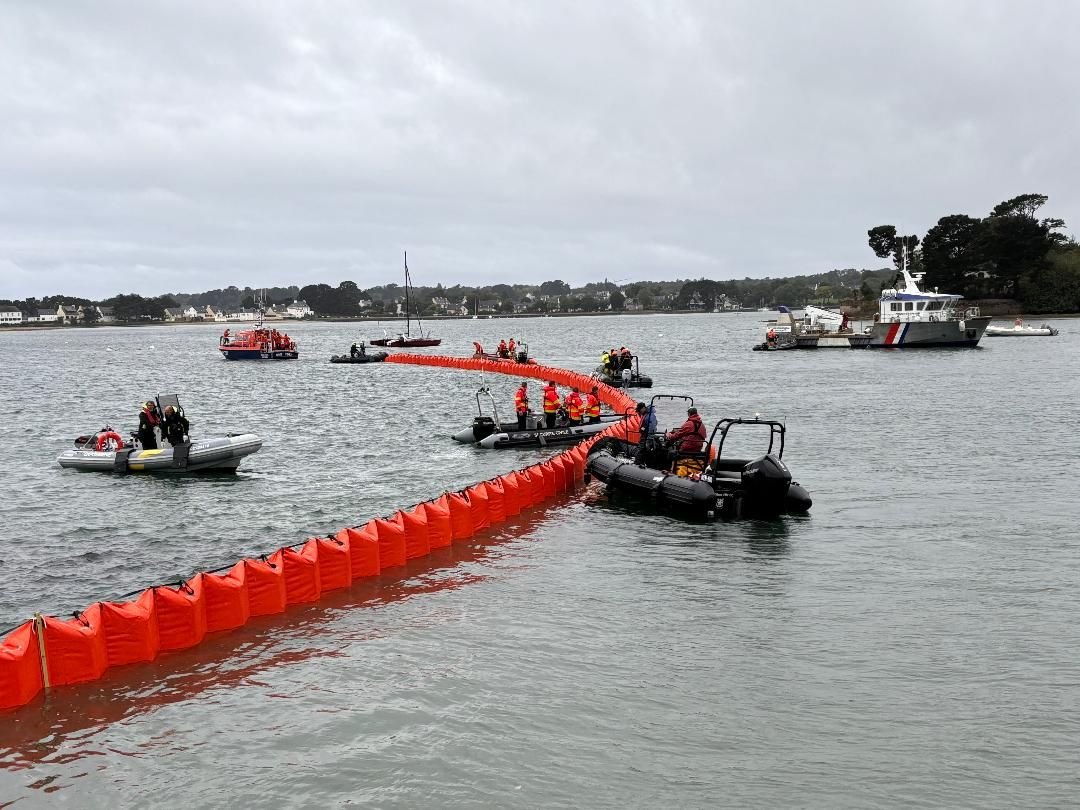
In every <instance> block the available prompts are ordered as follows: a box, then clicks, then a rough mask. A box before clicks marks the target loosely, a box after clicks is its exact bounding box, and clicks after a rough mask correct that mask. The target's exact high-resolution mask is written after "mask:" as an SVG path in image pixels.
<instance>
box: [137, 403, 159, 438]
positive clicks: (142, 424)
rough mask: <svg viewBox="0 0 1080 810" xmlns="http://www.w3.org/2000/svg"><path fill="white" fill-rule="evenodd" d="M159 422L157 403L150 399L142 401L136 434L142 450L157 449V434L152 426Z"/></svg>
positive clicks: (154, 426)
mask: <svg viewBox="0 0 1080 810" xmlns="http://www.w3.org/2000/svg"><path fill="white" fill-rule="evenodd" d="M160 424H161V414H160V413H158V409H157V403H155V402H154V401H153V400H152V399H148V400H146V402H144V403H143V406H142V410H141V411H139V430H138V433H137V434H136V435H138V437H139V443H140V444H141V445H142V449H143V450H157V434H156V433H155V432H154V428H156V427H157V426H158V425H160Z"/></svg>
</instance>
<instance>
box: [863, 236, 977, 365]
mask: <svg viewBox="0 0 1080 810" xmlns="http://www.w3.org/2000/svg"><path fill="white" fill-rule="evenodd" d="M900 276H901V279H902V284H901V285H898V286H897V287H895V288H889V289H885V290H882V291H881V299H880V300H879V302H878V317H877V320H876V321H875V323H874V325H873V326H870V327H867V329H866V334H868V335H870V342H869V343H868V344H867V346H868V348H872V349H874V348H877V349H883V348H884V349H904V348H926V347H934V346H965V347H974V346H977V345H978V344H979V340H981V339H982V336H983V333H984V332H985V331H986V327H987V326H988V325H989V324H990V317H989V316H985V315H980V314H979V309H978V307H967V308H966V309H962V308H961V305H960V301H962V300H963V296H962V295H952V294H949V293H939V292H927V291H925V290H923V289H921V288H920V287H919V283H920V282H921V281H922V279H923V274H922V273H914V274H912V273H910V272H908V269H907V255H906V253H905V255H904V260H903V262H902V264H901V267H900Z"/></svg>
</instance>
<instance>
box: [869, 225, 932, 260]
mask: <svg viewBox="0 0 1080 810" xmlns="http://www.w3.org/2000/svg"><path fill="white" fill-rule="evenodd" d="M866 235H867V237H868V239H867V242H868V243H869V245H870V249H871V250H872V251H874V255H875V256H877V257H878V258H880V259H889V258H891V259H892V260H893V264H894V265H896V268H897V269H900V266H901V264H903V256H904V249H905V248H906V249H907V254H908V257H909V258H911V257H912V256H913V255H914V253H915V248H916V247H918V245H919V237H917V236H915V235H914V234H909V235H908V236H897V234H896V226H895V225H878V226H876V227H873V228H871V229H870V230H868V231H867V232H866Z"/></svg>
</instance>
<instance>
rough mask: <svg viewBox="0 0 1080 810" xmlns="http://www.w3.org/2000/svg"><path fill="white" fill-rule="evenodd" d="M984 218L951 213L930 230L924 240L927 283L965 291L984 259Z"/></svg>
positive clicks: (924, 268)
mask: <svg viewBox="0 0 1080 810" xmlns="http://www.w3.org/2000/svg"><path fill="white" fill-rule="evenodd" d="M982 231H983V223H982V220H979V219H975V218H974V217H969V216H968V215H967V214H950V215H949V216H947V217H942V218H941V219H939V220H938V221H937V225H935V226H934V227H933V228H931V229H930V230H928V231H927V232H926V238H925V239H923V243H922V251H921V253H922V268H923V270H924V271H925V273H926V284H927V285H929V286H931V287H938V288H939V289H942V290H950V291H957V292H959V291H965V290H966V288H967V286H968V284H969V279H968V277H967V276H966V274H967V273H970V272H974V271H975V270H976V269H977V268H978V267H979V266H980V264H981V263H982V255H981V252H980V248H981V242H982Z"/></svg>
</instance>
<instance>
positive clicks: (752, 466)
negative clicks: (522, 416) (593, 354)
mask: <svg viewBox="0 0 1080 810" xmlns="http://www.w3.org/2000/svg"><path fill="white" fill-rule="evenodd" d="M609 446H611V445H609ZM585 470H586V472H588V473H589V474H591V475H592V476H594V477H596V478H598V479H599V480H600V481H603V482H604V483H605V484H607V486H608V489H609V490H612V491H614V492H618V493H627V494H631V495H634V496H637V497H639V498H641V499H644V500H647V501H649V502H650V503H654V504H656V505H658V506H662V507H668V508H671V509H672V510H674V511H679V512H682V513H684V514H689V515H690V516H692V517H696V518H700V519H705V520H712V519H714V518H718V517H723V518H740V517H764V518H769V517H776V516H778V515H780V514H801V513H803V512H806V511H808V510H809V509H810V506H811V505H812V501H811V500H810V496H809V494H808V493H807V492H806V490H805V489H803V487H801V486H800V485H799V484H797V483H793V482H792V481H791V479H790V474H789V473H787V468H786V467H784V466H783V462H781V461H780V460H779V459H778V458H776V457H774V456H764V457H762V458H761V459H757V460H755V461H752V462H748V463H747V464H746V465H745V469H744V470H743V471H741V472H730V473H729V472H724V473H718V474H715V475H713V476H708V475H706V476H703V477H702V479H693V478H686V477H681V476H678V475H675V474H674V473H671V472H667V471H666V470H659V469H656V468H654V467H646V466H643V465H640V464H635V463H634V462H633V461H632V460H631V459H630V458H628V457H625V456H622V457H620V456H614V455H612V454H611V452H609V450H608V449H604V448H601V449H599V450H597V451H594V452H593V453H592V454H590V455H589V458H588V460H587V461H586V463H585Z"/></svg>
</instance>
